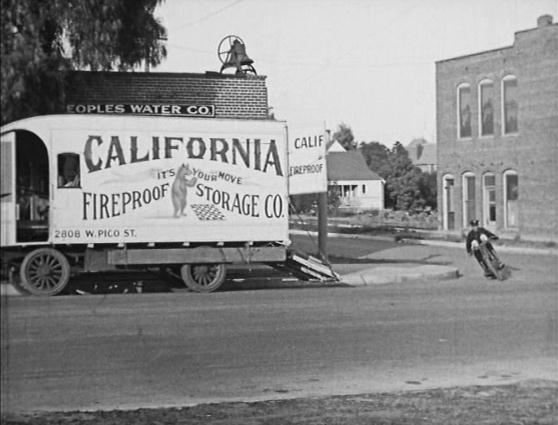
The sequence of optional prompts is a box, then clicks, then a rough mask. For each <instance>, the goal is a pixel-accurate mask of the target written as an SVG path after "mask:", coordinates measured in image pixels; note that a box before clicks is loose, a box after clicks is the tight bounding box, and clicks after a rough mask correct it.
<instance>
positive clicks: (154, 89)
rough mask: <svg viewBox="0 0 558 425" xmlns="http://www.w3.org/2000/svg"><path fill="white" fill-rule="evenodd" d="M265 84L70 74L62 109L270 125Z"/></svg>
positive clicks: (180, 76) (212, 77) (215, 76)
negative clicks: (194, 110) (154, 108)
mask: <svg viewBox="0 0 558 425" xmlns="http://www.w3.org/2000/svg"><path fill="white" fill-rule="evenodd" d="M265 79H266V77H265V76H255V75H238V76H237V75H231V74H220V73H216V72H206V73H205V74H195V73H161V72H149V73H145V72H137V73H136V72H73V73H71V74H70V75H69V77H68V79H67V85H66V87H67V88H66V93H65V98H66V105H65V106H66V107H67V109H68V108H69V110H70V111H73V112H80V111H83V109H80V106H78V105H81V107H83V106H89V107H90V111H92V112H93V113H102V112H103V111H106V106H107V105H129V104H148V105H187V106H198V107H199V106H205V107H208V108H209V110H210V111H211V113H210V114H207V115H198V116H200V117H204V116H205V117H213V118H231V119H270V118H271V117H270V114H269V107H268V97H267V87H266V84H265ZM95 105H97V106H98V108H97V109H95V108H93V106H95ZM76 108H77V109H76ZM103 108H105V109H103ZM112 113H114V112H112Z"/></svg>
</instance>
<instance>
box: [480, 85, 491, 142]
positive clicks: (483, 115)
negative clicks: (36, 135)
mask: <svg viewBox="0 0 558 425" xmlns="http://www.w3.org/2000/svg"><path fill="white" fill-rule="evenodd" d="M479 123H480V135H481V136H491V135H493V134H494V83H493V82H492V81H490V80H484V81H481V82H480V84H479Z"/></svg>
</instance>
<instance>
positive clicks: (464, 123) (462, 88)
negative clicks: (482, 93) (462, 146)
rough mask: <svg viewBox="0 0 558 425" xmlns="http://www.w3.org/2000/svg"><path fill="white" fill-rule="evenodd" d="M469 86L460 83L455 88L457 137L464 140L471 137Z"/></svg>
mask: <svg viewBox="0 0 558 425" xmlns="http://www.w3.org/2000/svg"><path fill="white" fill-rule="evenodd" d="M471 113H472V112H471V85H470V84H468V83H462V84H460V85H459V86H457V137H458V138H459V139H464V138H468V137H471V136H472V134H473V133H472V130H471V118H472V115H471Z"/></svg>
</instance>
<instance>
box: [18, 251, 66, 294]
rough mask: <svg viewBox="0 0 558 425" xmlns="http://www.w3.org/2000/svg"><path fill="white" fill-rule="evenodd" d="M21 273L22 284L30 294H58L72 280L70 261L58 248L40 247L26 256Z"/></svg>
mask: <svg viewBox="0 0 558 425" xmlns="http://www.w3.org/2000/svg"><path fill="white" fill-rule="evenodd" d="M19 275H20V277H21V283H20V284H21V286H22V287H23V289H25V290H26V291H27V292H29V293H30V294H32V295H39V296H49V295H56V294H58V293H59V292H61V291H62V290H63V289H64V288H65V287H66V285H67V284H68V281H69V280H70V263H69V262H68V260H67V258H66V257H65V256H64V255H63V254H62V253H61V252H60V251H57V250H56V249H53V248H39V249H36V250H34V251H31V252H30V253H29V254H27V255H26V256H25V258H24V259H23V262H22V263H21V266H20V270H19Z"/></svg>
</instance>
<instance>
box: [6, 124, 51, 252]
mask: <svg viewBox="0 0 558 425" xmlns="http://www.w3.org/2000/svg"><path fill="white" fill-rule="evenodd" d="M14 153H15V161H14V163H15V194H16V197H15V202H16V208H15V210H16V217H15V219H16V242H40V241H46V240H48V223H49V220H48V213H49V189H50V188H49V166H48V153H47V149H46V146H45V144H44V143H43V141H42V140H41V139H40V138H39V137H37V136H36V135H35V134H33V133H31V132H29V131H17V132H16V133H15V152H14Z"/></svg>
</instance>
